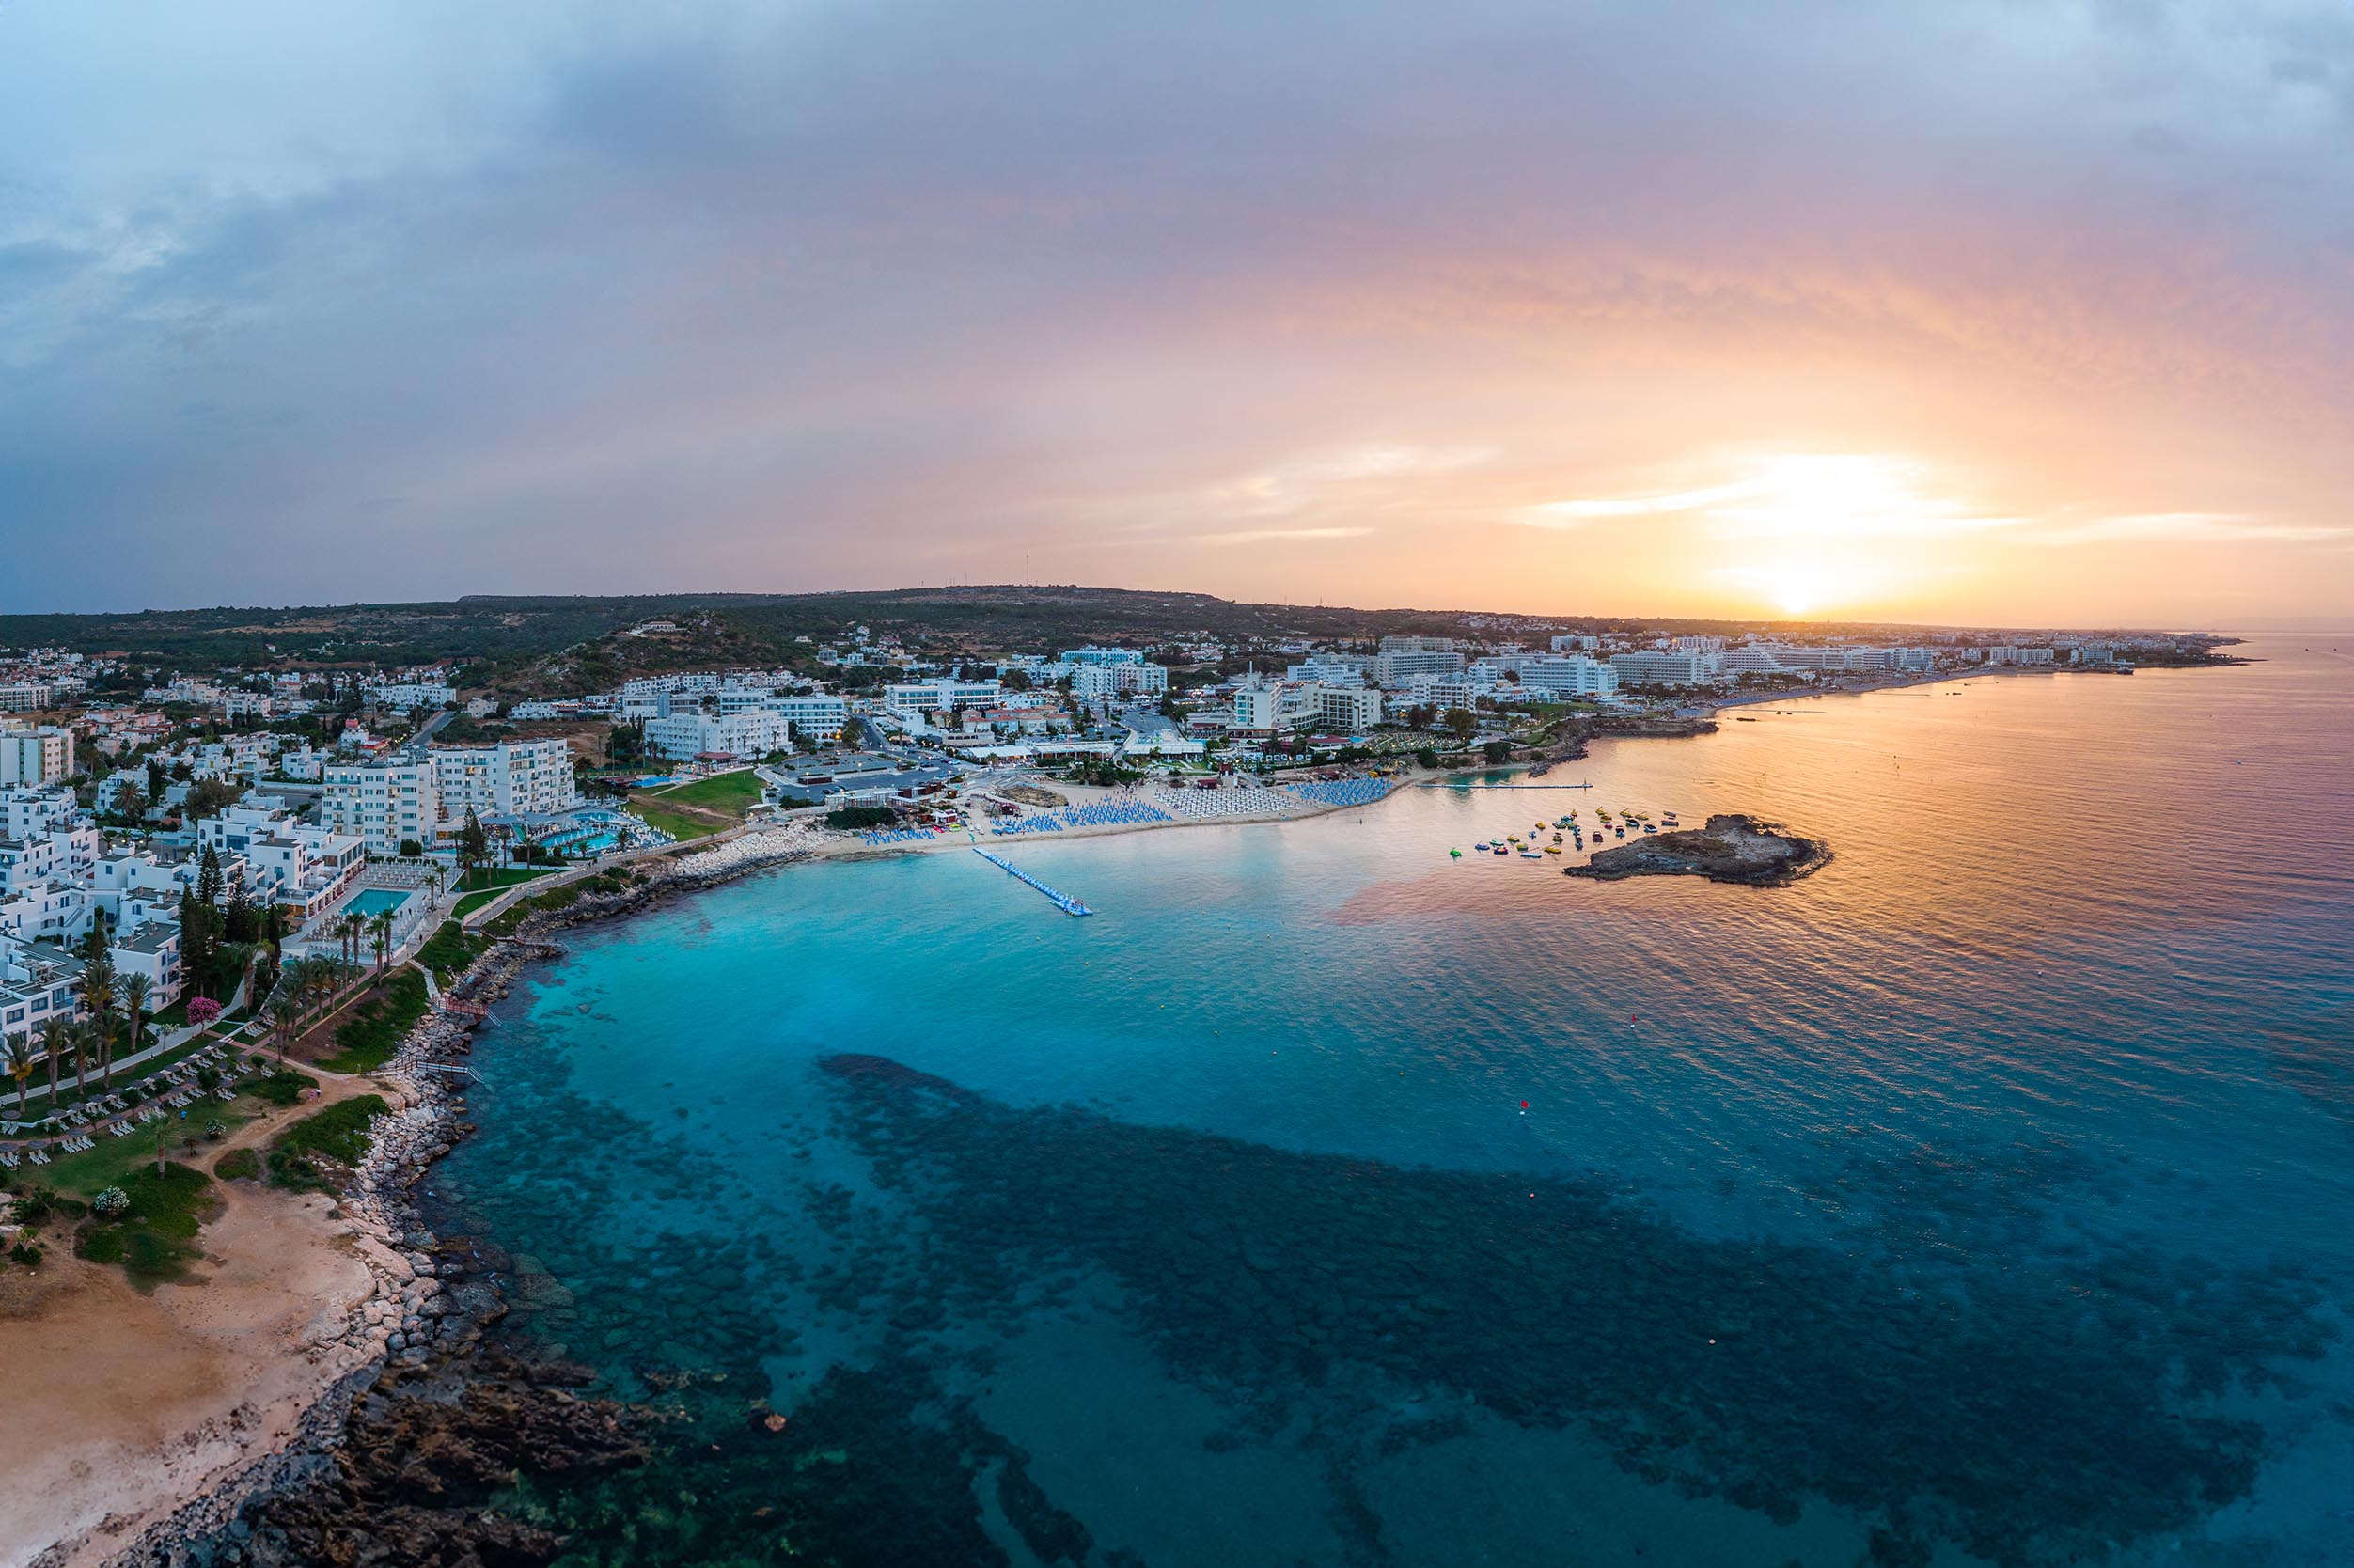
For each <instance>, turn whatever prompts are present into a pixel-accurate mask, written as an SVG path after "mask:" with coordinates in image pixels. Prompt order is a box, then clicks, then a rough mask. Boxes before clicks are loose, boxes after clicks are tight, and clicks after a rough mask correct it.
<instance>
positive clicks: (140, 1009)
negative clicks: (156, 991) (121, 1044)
mask: <svg viewBox="0 0 2354 1568" xmlns="http://www.w3.org/2000/svg"><path fill="white" fill-rule="evenodd" d="M151 989H152V988H151V987H150V986H149V981H148V978H147V977H146V976H145V975H135V974H134V975H125V976H123V978H122V1021H123V1025H124V1027H125V1029H126V1031H127V1032H128V1034H129V1037H130V1042H131V1050H132V1053H133V1055H134V1056H135V1055H136V1054H137V1053H138V1049H139V1037H140V1036H141V1035H142V1034H144V1033H145V1032H146V1031H147V1017H148V1001H149V995H150V992H151Z"/></svg>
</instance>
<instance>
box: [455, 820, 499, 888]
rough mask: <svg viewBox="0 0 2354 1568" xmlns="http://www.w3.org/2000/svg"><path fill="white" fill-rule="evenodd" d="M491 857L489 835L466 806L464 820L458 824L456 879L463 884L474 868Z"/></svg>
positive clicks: (480, 821)
mask: <svg viewBox="0 0 2354 1568" xmlns="http://www.w3.org/2000/svg"><path fill="white" fill-rule="evenodd" d="M490 857H491V836H490V835H489V834H487V833H485V832H483V831H482V819H481V818H479V817H478V816H476V815H475V814H474V808H473V807H471V806H469V807H467V808H466V820H465V821H464V822H463V823H460V824H459V826H458V880H459V882H460V883H461V884H462V885H463V883H464V881H465V880H466V878H468V877H470V876H472V875H473V874H474V871H475V869H476V868H477V867H479V866H480V865H482V864H483V863H484V862H485V861H487V860H489V859H490Z"/></svg>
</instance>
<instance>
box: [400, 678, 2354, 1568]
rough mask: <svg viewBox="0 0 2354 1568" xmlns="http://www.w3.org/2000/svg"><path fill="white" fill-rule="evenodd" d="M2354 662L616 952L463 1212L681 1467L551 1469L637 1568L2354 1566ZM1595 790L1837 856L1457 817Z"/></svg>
mask: <svg viewBox="0 0 2354 1568" xmlns="http://www.w3.org/2000/svg"><path fill="white" fill-rule="evenodd" d="M2339 643H2340V646H2339V648H2338V649H2337V650H2335V651H2332V650H2331V649H2330V639H2328V638H2321V639H2317V640H2316V641H2315V643H2314V645H2313V648H2312V650H2311V651H2308V649H2307V646H2306V644H2305V643H2304V642H2303V641H2301V640H2299V641H2295V642H2287V641H2281V640H2273V641H2268V642H2262V643H2258V644H2255V645H2252V651H2255V652H2258V653H2261V654H2263V655H2265V656H2266V657H2267V658H2268V661H2269V662H2268V663H2265V664H2262V665H2256V666H2248V667H2245V668H2240V669H2234V670H2224V671H2198V672H2181V673H2166V672H2153V671H2145V672H2143V673H2142V674H2139V675H2136V676H2134V677H2131V678H2129V679H2126V678H2119V677H2114V676H2092V675H2085V676H2074V675H2070V676H2055V677H2032V678H2024V677H2023V678H2011V679H1995V680H1982V681H1976V682H1941V683H1939V684H1937V685H1934V686H1927V687H1921V688H1915V689H1911V690H1907V691H1904V692H1893V693H1886V694H1877V695H1874V696H1870V697H1866V698H1835V699H1828V700H1811V701H1794V702H1791V703H1787V704H1780V705H1768V706H1766V707H1765V708H1762V709H1757V710H1750V717H1752V718H1754V720H1755V722H1751V723H1736V722H1730V721H1728V722H1727V723H1726V724H1725V725H1724V726H1723V729H1722V731H1721V732H1720V733H1719V734H1718V735H1716V736H1713V737H1709V738H1705V739H1702V740H1696V741H1687V742H1658V741H1646V742H1630V743H1619V744H1606V745H1601V746H1598V747H1597V748H1596V750H1595V754H1594V755H1593V757H1592V758H1591V759H1590V760H1587V761H1585V762H1580V763H1574V764H1569V765H1567V766H1566V767H1564V768H1562V769H1561V770H1557V773H1556V778H1557V779H1558V780H1559V781H1561V782H1573V781H1579V780H1591V781H1592V782H1593V784H1594V785H1595V788H1594V789H1593V791H1592V792H1524V791H1473V790H1455V789H1447V790H1419V789H1417V790H1406V791H1402V792H1398V793H1397V794H1396V795H1395V796H1393V797H1392V798H1390V799H1389V800H1387V801H1383V802H1380V803H1377V804H1369V805H1367V806H1366V807H1365V808H1363V809H1362V811H1361V812H1358V811H1355V810H1352V811H1347V812H1342V813H1337V814H1334V815H1332V816H1327V817H1324V818H1319V819H1316V820H1314V821H1310V822H1306V823H1292V824H1286V825H1281V826H1272V827H1270V826H1251V827H1187V828H1183V829H1173V830H1167V831H1153V832H1147V833H1140V834H1136V835H1131V836H1127V837H1122V838H1113V839H1079V840H1064V841H1057V840H1056V839H1052V838H1047V839H1040V840H1037V841H1034V842H1028V843H1026V844H1025V845H1024V846H1023V849H1022V864H1023V867H1024V869H1025V870H1028V871H1030V872H1031V873H1033V874H1034V875H1036V876H1038V877H1040V878H1041V879H1042V880H1044V881H1045V882H1048V883H1051V884H1052V885H1053V886H1056V887H1058V888H1060V889H1062V890H1064V891H1066V892H1069V893H1071V894H1072V895H1073V896H1075V897H1076V898H1079V899H1082V900H1084V901H1085V902H1087V903H1088V904H1089V905H1090V906H1091V908H1093V909H1094V910H1095V911H1096V912H1097V914H1096V916H1095V917H1094V918H1091V919H1088V920H1072V919H1069V918H1067V917H1064V916H1062V915H1061V914H1059V912H1057V911H1056V910H1055V909H1054V908H1053V907H1052V906H1051V905H1050V904H1048V903H1047V902H1045V901H1044V900H1042V899H1040V898H1038V897H1037V896H1036V895H1035V894H1032V893H1030V892H1029V891H1028V890H1027V889H1025V888H1022V887H1019V886H1014V885H1012V884H1011V883H1010V881H1009V879H1007V878H1006V877H1005V876H1004V875H1003V874H1002V873H1001V872H998V871H997V870H994V869H993V868H991V867H989V866H987V865H985V864H983V863H982V862H981V860H980V859H979V858H978V857H976V856H973V855H967V854H965V853H962V852H961V851H959V852H957V853H953V854H941V855H910V856H905V857H902V858H898V859H892V860H886V861H877V862H868V863H863V864H839V863H837V864H829V865H822V866H814V867H803V868H795V869H793V870H787V871H784V872H780V873H775V874H769V875H764V876H761V877H759V878H756V879H753V880H750V881H747V882H744V883H740V884H737V885H734V886H730V887H726V888H722V889H719V890H716V891H714V892H712V893H710V894H706V895H701V896H698V897H696V898H694V899H691V900H688V901H685V902H680V903H677V904H675V905H672V906H670V907H668V908H666V909H664V910H661V911H659V912H657V913H654V914H652V915H651V916H649V917H643V918H640V919H638V920H636V921H634V922H631V923H628V924H626V925H622V926H619V927H614V928H609V929H600V930H594V931H589V932H584V933H577V934H576V935H575V936H574V937H573V938H572V940H571V945H572V947H573V952H572V953H571V954H570V956H568V957H567V958H566V959H565V960H563V961H561V962H559V963H557V964H553V965H550V966H547V967H545V968H542V969H540V970H537V971H534V972H533V974H532V976H531V979H530V982H529V983H528V984H526V986H524V987H522V988H519V990H518V993H517V995H516V996H515V997H513V998H511V999H510V1002H509V1003H508V1004H506V1006H505V1009H504V1010H503V1013H502V1023H503V1027H500V1028H498V1029H494V1030H492V1031H489V1032H488V1033H486V1034H485V1035H484V1036H483V1037H482V1041H481V1043H480V1044H479V1048H478V1051H477V1055H476V1066H477V1068H478V1070H479V1073H480V1074H481V1079H482V1081H481V1084H480V1086H479V1089H478V1090H476V1091H475V1093H474V1096H473V1110H474V1113H475V1115H476V1117H477V1119H478V1120H479V1122H480V1124H481V1129H482V1130H481V1131H480V1133H479V1135H478V1136H477V1137H475V1138H474V1139H472V1140H470V1141H469V1142H468V1143H467V1144H465V1145H464V1146H463V1147H462V1149H461V1150H460V1152H458V1153H457V1154H456V1155H455V1156H454V1157H453V1158H452V1160H451V1161H450V1162H449V1164H448V1166H447V1168H446V1169H445V1171H444V1172H443V1175H442V1177H441V1178H440V1181H439V1189H440V1190H439V1197H440V1199H441V1200H443V1201H444V1202H446V1203H447V1206H448V1213H447V1215H446V1216H445V1221H444V1222H445V1224H446V1225H447V1226H452V1227H461V1228H466V1229H470V1230H473V1231H477V1232H479V1233H481V1234H483V1235H486V1236H487V1237H489V1238H491V1239H492V1240H494V1242H496V1243H497V1244H498V1245H499V1246H501V1247H504V1248H506V1249H507V1250H508V1251H509V1252H510V1254H512V1257H513V1262H514V1271H513V1272H514V1280H515V1285H516V1298H517V1301H518V1303H519V1308H520V1309H519V1311H518V1312H517V1314H516V1329H517V1332H518V1333H520V1334H522V1335H524V1336H526V1337H528V1338H531V1339H533V1340H534V1341H537V1342H538V1343H540V1344H541V1345H543V1346H550V1347H558V1348H560V1349H561V1351H562V1352H563V1353H565V1354H568V1355H570V1356H574V1357H577V1358H580V1359H583V1360H585V1361H587V1362H589V1363H590V1364H591V1365H593V1366H594V1367H596V1368H597V1369H598V1370H599V1371H600V1372H601V1373H602V1374H603V1376H604V1378H605V1380H606V1381H607V1384H608V1386H609V1387H610V1388H613V1389H615V1390H617V1391H620V1392H622V1393H625V1394H628V1395H631V1396H633V1397H643V1398H647V1399H649V1400H653V1401H657V1402H661V1403H668V1404H671V1405H675V1406H677V1407H678V1408H679V1409H680V1410H681V1411H682V1412H683V1413H684V1414H685V1415H688V1416H691V1417H692V1418H694V1420H693V1422H692V1423H691V1424H690V1425H688V1426H686V1427H683V1428H682V1429H681V1430H683V1431H686V1432H690V1433H693V1434H695V1440H694V1441H692V1442H687V1441H682V1442H680V1443H679V1445H678V1446H677V1448H676V1450H674V1451H673V1452H672V1453H670V1454H669V1456H668V1457H667V1459H666V1461H665V1462H664V1463H663V1464H658V1465H657V1466H653V1467H651V1469H650V1471H649V1472H648V1473H647V1474H646V1475H645V1476H644V1477H642V1478H639V1479H637V1480H636V1481H633V1482H629V1483H627V1484H628V1485H629V1486H636V1487H638V1488H641V1489H643V1490H644V1492H645V1495H644V1496H633V1495H631V1494H629V1493H628V1492H627V1490H626V1487H625V1488H624V1490H623V1492H622V1493H621V1494H620V1496H618V1497H617V1496H615V1495H602V1494H601V1495H600V1496H598V1497H596V1498H594V1499H586V1498H582V1497H569V1498H566V1497H562V1496H561V1495H560V1492H548V1491H535V1490H533V1489H532V1488H529V1487H526V1496H524V1497H522V1498H520V1499H517V1500H516V1506H519V1507H527V1508H530V1509H538V1510H553V1511H555V1512H556V1513H557V1515H559V1516H560V1517H562V1518H563V1519H564V1520H565V1521H566V1522H567V1523H569V1524H571V1525H573V1527H575V1528H577V1529H580V1530H581V1532H582V1539H583V1541H584V1542H587V1543H602V1544H601V1545H599V1546H597V1547H596V1550H597V1551H598V1552H599V1553H601V1554H602V1555H601V1556H599V1558H598V1559H597V1560H646V1561H656V1560H681V1561H688V1560H714V1561H716V1560H767V1556H770V1555H774V1554H775V1553H777V1551H778V1550H779V1549H780V1548H778V1547H777V1540H776V1538H777V1536H778V1534H779V1532H784V1533H791V1534H793V1535H794V1538H795V1539H796V1540H797V1541H798V1542H799V1543H801V1544H802V1545H805V1546H806V1545H808V1544H809V1543H810V1542H812V1541H814V1542H817V1543H819V1544H824V1546H826V1547H827V1549H832V1550H836V1551H837V1552H838V1553H839V1555H840V1558H841V1560H844V1561H860V1560H873V1561H900V1562H915V1561H941V1562H948V1561H992V1562H996V1561H1002V1562H1011V1563H1030V1562H1040V1563H1044V1562H1052V1561H1069V1562H1074V1563H1081V1562H1085V1563H1100V1564H1105V1565H1106V1568H1108V1565H1110V1564H1115V1563H1130V1564H1133V1563H1135V1562H1146V1563H1152V1564H1155V1565H1171V1564H1229V1563H1260V1562H1268V1563H1295V1562H1298V1563H1313V1564H1356V1563H1394V1564H1421V1563H1450V1564H1452V1563H1467V1562H1493V1563H1514V1564H1517V1563H1535V1562H1554V1561H1576V1562H1626V1563H1634V1562H1639V1561H1640V1562H1645V1563H1652V1564H1671V1565H1682V1564H1693V1565H1699V1564H1716V1563H1724V1562H1734V1563H1783V1562H1789V1561H1797V1562H1801V1563H1806V1564H1810V1565H1813V1564H1835V1565H1839V1568H1847V1565H1850V1564H1854V1563H1857V1562H1859V1561H1864V1560H1872V1561H1881V1562H1931V1561H1934V1562H1937V1563H1940V1564H1944V1563H1965V1562H1973V1561H1989V1562H2017V1563H2044V1562H2063V1561H2067V1560H2111V1561H2121V1562H2133V1563H2141V1562H2158V1561H2168V1562H2188V1563H2204V1564H2234V1565H2241V1564H2253V1563H2307V1562H2330V1561H2343V1560H2354V1514H2349V1513H2348V1510H2349V1509H2354V1353H2350V1352H2349V1345H2348V1341H2347V1338H2346V1328H2347V1325H2346V1308H2347V1305H2348V1304H2349V1302H2354V1231H2349V1227H2348V1226H2347V1224H2346V1216H2347V1215H2350V1214H2354V1015H2350V1012H2354V835H2349V834H2348V832H2347V829H2348V827H2349V826H2354V764H2349V761H2348V758H2349V755H2354V746H2349V745H2348V742H2349V740H2350V739H2354V733H2350V731H2354V726H2349V722H2348V708H2347V695H2348V694H2347V677H2348V674H2349V672H2354V640H2349V639H2343V638H2341V639H2339ZM1572 807H1576V808H1578V809H1580V810H1581V812H1582V813H1583V814H1584V815H1585V816H1586V817H1587V818H1589V819H1591V817H1592V814H1593V808H1597V807H1601V808H1612V809H1621V808H1634V809H1642V810H1650V811H1653V812H1657V811H1660V810H1663V809H1673V810H1676V811H1679V812H1680V813H1681V814H1682V815H1683V817H1684V820H1685V822H1686V823H1687V824H1689V823H1697V822H1698V821H1699V820H1700V819H1701V818H1703V817H1704V816H1705V815H1706V814H1707V813H1708V812H1709V811H1711V810H1727V809H1733V810H1748V811H1753V812H1756V813H1758V814H1760V815H1764V816H1766V817H1769V818H1774V819H1779V820H1782V821H1786V822H1789V823H1792V824H1794V825H1795V826H1797V827H1799V828H1801V829H1802V830H1804V831H1807V832H1809V833H1811V834H1813V835H1816V836H1820V837H1823V838H1826V839H1828V840H1830V842H1831V844H1832V846H1833V849H1834V851H1835V853H1836V855H1837V859H1836V860H1835V862H1834V863H1833V864H1832V865H1831V866H1830V867H1829V868H1828V869H1827V870H1824V871H1823V872H1821V873H1820V874H1818V875H1817V876H1815V877H1813V878H1812V879H1810V880H1809V881H1807V882H1805V883H1802V884H1800V885H1799V886H1796V887H1794V888H1789V889H1781V890H1750V889H1740V888H1731V887H1722V886H1711V885H1707V884H1703V883H1698V882H1690V881H1663V880H1644V881H1633V882H1625V883H1618V884H1609V885H1597V884H1593V883H1588V882H1583V881H1577V880H1572V879H1568V878H1564V877H1562V876H1561V875H1560V874H1559V868H1558V864H1557V863H1554V862H1552V861H1549V860H1548V861H1546V862H1526V861H1522V860H1520V859H1518V858H1517V857H1513V858H1496V857H1473V856H1468V855H1467V856H1466V857H1464V858H1463V859H1461V860H1453V859H1451V858H1450V857H1449V856H1448V855H1447V851H1448V849H1449V848H1450V847H1467V846H1468V845H1469V844H1470V843H1472V842H1473V841H1475V840H1478V839H1487V838H1500V837H1502V836H1503V835H1504V834H1506V833H1508V832H1524V833H1525V830H1526V829H1527V828H1528V827H1529V826H1530V824H1531V823H1534V822H1536V821H1537V820H1538V819H1539V818H1543V819H1545V820H1546V821H1550V819H1552V818H1553V817H1555V816H1557V815H1559V814H1561V812H1562V811H1563V810H1566V809H1569V808H1572ZM754 1400H765V1401H766V1402H768V1403H769V1405H772V1406H773V1407H774V1408H775V1409H776V1410H777V1411H779V1412H782V1413H785V1414H787V1415H788V1416H789V1417H790V1418H791V1419H790V1422H789V1424H788V1425H787V1426H786V1428H785V1429H784V1431H783V1432H782V1433H781V1434H779V1435H770V1434H768V1433H767V1432H766V1431H765V1430H764V1429H761V1428H758V1427H753V1428H751V1429H749V1430H750V1432H751V1435H749V1436H747V1435H745V1433H746V1430H747V1429H746V1427H745V1420H744V1411H745V1406H746V1403H747V1402H748V1401H754ZM812 1478H814V1479H812ZM821 1482H822V1483H823V1484H820V1483H821ZM666 1488H667V1490H664V1489H666ZM656 1492H659V1493H660V1499H659V1500H658V1501H655V1500H650V1498H651V1497H652V1495H653V1494H654V1493H656ZM681 1496H686V1497H691V1499H692V1500H690V1501H688V1502H685V1503H680V1502H679V1501H678V1500H677V1498H678V1497H681ZM647 1509H651V1510H652V1511H653V1513H659V1514H660V1516H661V1518H662V1520H663V1521H664V1523H663V1524H662V1526H661V1527H660V1528H659V1529H657V1528H655V1527H654V1526H652V1525H649V1524H647V1523H646V1522H645V1521H646V1518H647V1517H648V1516H649V1515H648V1514H647V1513H645V1510H647ZM633 1510H635V1511H636V1512H635V1513H633ZM624 1516H632V1517H636V1518H637V1519H638V1524H637V1525H636V1527H634V1529H635V1533H632V1532H631V1531H629V1530H622V1529H620V1526H619V1525H617V1524H616V1523H615V1521H616V1520H617V1519H619V1518H621V1517H624ZM666 1532H667V1533H666ZM587 1549H588V1548H587V1547H584V1550H587ZM764 1554H765V1555H764ZM583 1560H589V1559H587V1558H584V1559H583Z"/></svg>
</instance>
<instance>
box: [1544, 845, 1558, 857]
mask: <svg viewBox="0 0 2354 1568" xmlns="http://www.w3.org/2000/svg"><path fill="white" fill-rule="evenodd" d="M1545 853H1546V854H1547V855H1559V854H1561V846H1560V845H1559V844H1547V845H1546V846H1545Z"/></svg>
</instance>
